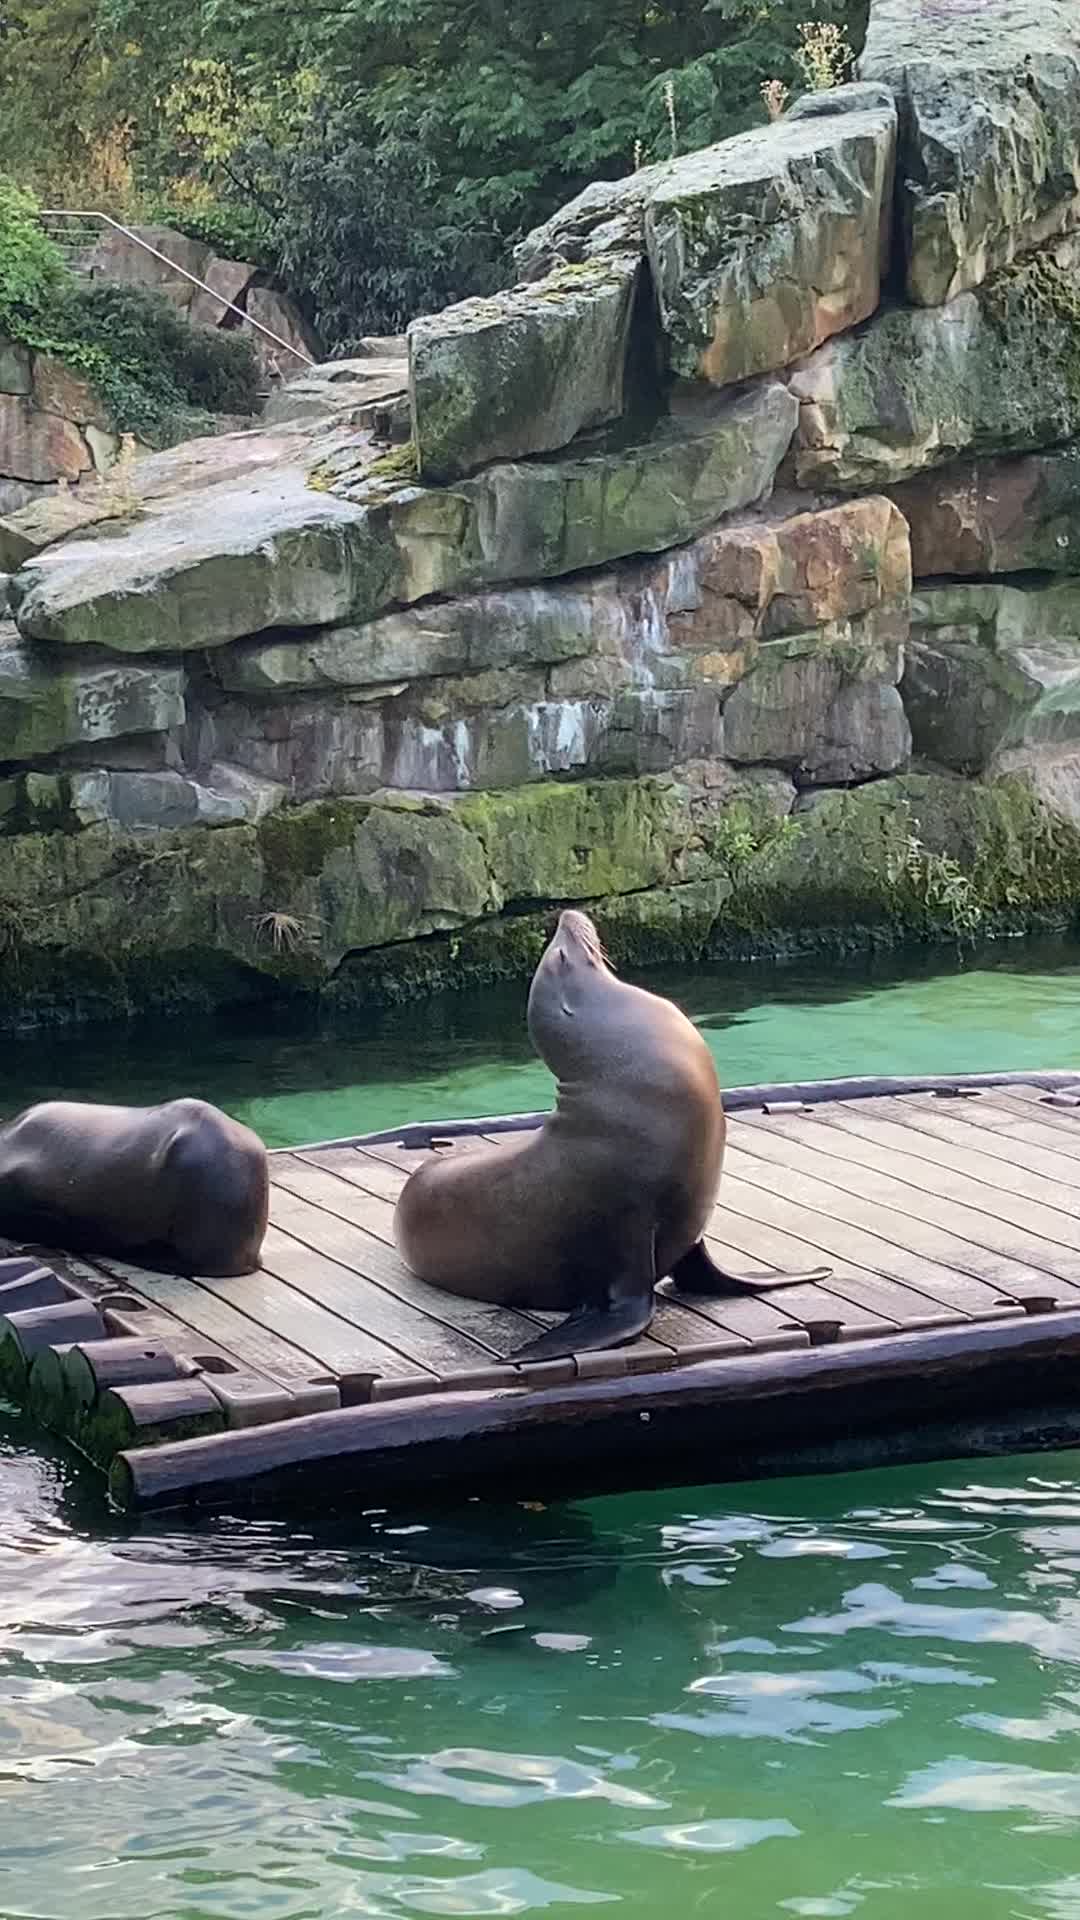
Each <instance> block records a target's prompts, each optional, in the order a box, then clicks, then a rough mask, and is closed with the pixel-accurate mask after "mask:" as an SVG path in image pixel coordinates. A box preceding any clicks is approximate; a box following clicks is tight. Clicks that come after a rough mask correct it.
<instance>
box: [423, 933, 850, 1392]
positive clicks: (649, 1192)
mask: <svg viewBox="0 0 1080 1920" xmlns="http://www.w3.org/2000/svg"><path fill="white" fill-rule="evenodd" d="M528 1020H529V1033H530V1036H531V1038H532V1042H533V1045H534V1046H535V1048H536V1050H537V1052H538V1053H539V1055H540V1057H541V1059H542V1060H543V1061H544V1063H545V1065H546V1066H548V1067H549V1068H550V1069H551V1071H552V1073H553V1074H554V1075H555V1077H556V1079H557V1081H558V1097H557V1100H556V1106H555V1111H554V1113H552V1114H549V1115H548V1117H547V1118H546V1119H545V1121H544V1123H543V1125H542V1126H541V1127H539V1128H538V1129H536V1130H534V1131H530V1132H527V1133H520V1134H517V1135H512V1136H510V1137H509V1139H508V1142H507V1144H506V1145H500V1146H491V1147H487V1148H484V1149H478V1150H477V1151H475V1152H470V1153H467V1154H465V1153H463V1154H461V1155H459V1156H450V1155H448V1156H446V1157H445V1158H438V1159H432V1160H431V1161H429V1162H428V1163H427V1164H425V1165H424V1166H422V1167H418V1168H417V1170H416V1172H415V1173H414V1174H413V1175H412V1176H411V1178H410V1179H409V1180H408V1181H407V1182H406V1185H405V1187H404V1188H403V1189H402V1192H401V1195H400V1198H399V1200H398V1203H397V1209H396V1212H395V1215H394V1235H395V1238H396V1240H397V1244H398V1247H399V1248H400V1250H401V1253H402V1256H403V1257H404V1259H405V1261H406V1262H407V1264H408V1265H409V1267H410V1268H411V1269H412V1271H413V1273H415V1274H416V1275H417V1276H418V1278H420V1279H423V1280H427V1281H429V1282H431V1284H432V1285H434V1286H437V1287H444V1288H446V1290H447V1291H448V1292H451V1293H458V1294H465V1295H467V1296H468V1297H469V1298H471V1299H474V1300H487V1301H489V1302H493V1303H495V1304H497V1305H499V1306H505V1307H526V1308H529V1307H531V1308H534V1309H536V1310H539V1311H545V1312H564V1313H567V1314H569V1316H570V1317H569V1319H567V1320H566V1321H564V1322H563V1324H562V1325H561V1326H558V1327H553V1328H552V1329H551V1331H550V1332H547V1333H544V1334H542V1335H541V1336H540V1338H539V1339H537V1340H535V1341H533V1342H531V1343H530V1345H528V1346H527V1347H525V1348H523V1349H522V1351H521V1353H519V1354H517V1355H515V1358H516V1359H531V1360H541V1359H554V1358H556V1357H558V1356H559V1355H562V1354H567V1353H582V1352H586V1351H588V1350H589V1349H590V1348H596V1347H611V1346H617V1345H621V1344H622V1343H624V1342H625V1341H628V1340H634V1339H636V1338H637V1336H638V1335H639V1334H641V1333H644V1332H645V1330H646V1328H647V1327H648V1325H649V1323H650V1321H651V1319H652V1314H653V1289H654V1287H655V1285H656V1283H657V1281H659V1280H662V1279H663V1278H664V1277H665V1276H667V1275H670V1276H671V1278H672V1280H673V1282H674V1284H675V1285H676V1286H677V1287H679V1288H681V1289H683V1290H684V1291H686V1292H691V1293H698V1294H730V1293H746V1292H754V1293H757V1292H761V1291H766V1290H768V1289H770V1288H772V1287H776V1286H791V1285H794V1284H795V1283H796V1282H798V1281H811V1280H820V1279H823V1278H824V1277H825V1276H826V1275H827V1273H828V1271H829V1269H828V1268H817V1269H815V1270H814V1272H812V1273H799V1274H790V1275H779V1274H773V1275H765V1276H760V1277H757V1278H754V1277H749V1276H748V1277H745V1278H740V1277H738V1276H736V1275H734V1274H728V1273H725V1272H723V1271H722V1269H720V1268H719V1267H717V1266H716V1264H715V1263H714V1261H713V1260H712V1258H711V1256H710V1255H709V1254H708V1253H707V1251H706V1249H705V1246H704V1243H703V1241H702V1234H703V1233H704V1230H705V1226H706V1223H707V1221H708V1219H709V1216H710V1214H711V1212H712V1209H713V1204H714V1202H715V1199H716V1189H717V1186H718V1185H719V1181H720V1169H721V1165H722V1163H723V1157H724V1135H725V1120H724V1111H723V1107H722V1105H721V1100H720V1086H719V1082H718V1080H717V1077H716V1068H715V1066H714V1065H713V1059H712V1055H711V1053H710V1052H709V1049H708V1047H707V1046H706V1044H705V1042H704V1040H703V1039H702V1037H701V1034H700V1033H699V1032H698V1030H697V1028H696V1027H695V1026H693V1025H692V1024H691V1022H690V1021H689V1020H688V1019H687V1018H686V1016H685V1014H683V1013H680V1011H679V1009H678V1008H677V1007H675V1006H673V1005H672V1003H671V1001H670V1000H662V999H660V998H659V997H658V996H657V995H656V994H653V993H646V992H644V991H643V990H642V988H640V987H632V986H628V985H627V984H626V983H625V982H624V981H621V980H619V979H617V978H616V976H615V974H614V973H613V972H612V970H611V968H610V967H609V965H608V963H607V960H606V958H605V955H604V951H603V948H602V946H601V944H600V938H599V935H598V934H597V931H596V928H595V927H594V926H593V923H592V921H591V920H590V919H589V918H588V916H587V914H584V913H578V912H574V911H568V912H566V913H564V914H563V915H562V916H561V918H560V920H559V925H558V928H557V931H556V933H555V935H554V938H553V939H552V940H551V942H550V944H549V945H548V947H547V949H546V951H545V952H544V954H543V956H542V958H541V960H540V964H539V966H538V967H537V969H536V973H535V975H534V976H533V982H532V986H531V988H530V991H529V1011H528Z"/></svg>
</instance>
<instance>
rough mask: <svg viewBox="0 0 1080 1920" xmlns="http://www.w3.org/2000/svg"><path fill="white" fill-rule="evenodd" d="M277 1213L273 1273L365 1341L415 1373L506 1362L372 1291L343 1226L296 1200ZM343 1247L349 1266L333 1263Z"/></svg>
mask: <svg viewBox="0 0 1080 1920" xmlns="http://www.w3.org/2000/svg"><path fill="white" fill-rule="evenodd" d="M275 1213H276V1221H277V1224H276V1225H271V1226H270V1227H269V1228H268V1229H267V1234H266V1239H265V1240H264V1242H263V1264H264V1266H265V1267H266V1270H267V1272H268V1273H272V1274H275V1275H276V1276H277V1278H278V1279H279V1280H283V1281H285V1282H286V1283H287V1284H288V1286H289V1287H291V1288H294V1289H296V1290H297V1291H298V1292H300V1293H301V1294H303V1295H304V1296H305V1298H306V1299H308V1300H311V1301H314V1302H315V1303H316V1305H318V1306H320V1307H326V1308H328V1309H329V1311H330V1312H331V1313H332V1314H334V1315H335V1316H338V1317H340V1318H341V1319H342V1320H344V1321H346V1322H347V1323H348V1324H349V1326H351V1327H354V1328H357V1329H359V1331H360V1332H361V1333H362V1334H363V1335H364V1336H365V1338H366V1337H368V1336H374V1338H375V1339H376V1340H377V1341H380V1342H382V1343H384V1344H386V1345H388V1346H392V1347H393V1348H394V1349H395V1351H396V1352H397V1353H399V1354H401V1355H403V1356H404V1358H405V1359H406V1360H408V1361H409V1362H410V1367H409V1371H410V1372H412V1373H433V1374H436V1375H441V1374H443V1373H444V1372H450V1373H454V1372H459V1373H460V1372H464V1371H467V1370H469V1369H472V1368H475V1367H486V1366H490V1364H491V1361H492V1359H493V1358H500V1357H502V1356H500V1355H499V1354H498V1353H497V1352H496V1350H495V1349H494V1348H493V1347H491V1346H488V1345H485V1344H484V1343H483V1342H481V1341H479V1340H472V1339H470V1338H469V1337H468V1335H467V1334H465V1333H462V1332H461V1331H460V1330H459V1329H458V1328H456V1327H453V1326H447V1325H445V1324H444V1322H443V1321H441V1320H436V1319H434V1318H433V1317H432V1316H430V1315H429V1314H427V1313H425V1312H424V1311H423V1310H422V1309H421V1308H419V1307H416V1306H413V1305H412V1304H411V1303H410V1302H409V1301H408V1300H407V1299H403V1298H400V1297H399V1296H398V1295H397V1294H396V1293H391V1292H389V1291H387V1290H386V1289H385V1288H383V1287H379V1286H375V1285H373V1283H372V1281H371V1280H370V1279H369V1278H368V1277H367V1275H366V1274H365V1271H364V1264H363V1263H364V1262H366V1260H367V1258H368V1254H367V1251H366V1249H363V1248H362V1249H361V1251H360V1252H357V1251H355V1244H356V1242H357V1240H358V1239H359V1235H357V1234H356V1233H355V1232H353V1231H352V1230H351V1229H350V1228H349V1227H348V1226H347V1225H346V1224H345V1223H344V1221H341V1220H333V1219H332V1217H331V1216H330V1215H329V1214H324V1213H322V1212H320V1210H319V1208H318V1207H313V1206H311V1205H310V1203H309V1202H307V1201H304V1200H296V1199H294V1200H293V1202H292V1205H291V1206H290V1207H287V1208H285V1207H282V1208H276V1209H275ZM350 1243H352V1245H351V1247H350ZM371 1244H374V1245H375V1246H376V1247H377V1248H378V1250H379V1253H380V1254H381V1255H382V1256H383V1257H384V1259H385V1260H386V1262H387V1264H389V1263H390V1262H391V1261H393V1260H394V1255H393V1254H391V1253H390V1252H389V1251H388V1249H387V1248H386V1247H384V1246H383V1245H382V1243H381V1241H376V1242H374V1243H371ZM336 1246H343V1247H344V1248H345V1250H346V1252H349V1253H350V1255H351V1257H350V1259H349V1261H348V1264H346V1263H345V1262H344V1261H339V1260H338V1259H336V1258H335V1257H334V1254H333V1251H332V1249H333V1248H334V1247H336ZM402 1278H403V1281H404V1284H405V1286H406V1287H407V1286H408V1275H407V1274H406V1273H404V1272H403V1275H402ZM530 1331H534V1330H533V1329H531V1330H530ZM520 1344H521V1342H520V1339H519V1340H518V1345H519V1346H520Z"/></svg>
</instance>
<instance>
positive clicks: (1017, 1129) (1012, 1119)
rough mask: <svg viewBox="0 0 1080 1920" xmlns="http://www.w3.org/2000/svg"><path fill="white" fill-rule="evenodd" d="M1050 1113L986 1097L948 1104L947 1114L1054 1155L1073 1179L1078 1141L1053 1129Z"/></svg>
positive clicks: (1079, 1148) (1078, 1154)
mask: <svg viewBox="0 0 1080 1920" xmlns="http://www.w3.org/2000/svg"><path fill="white" fill-rule="evenodd" d="M905 1098H906V1096H905ZM968 1107H973V1108H974V1109H975V1112H974V1113H972V1114H970V1115H969V1114H968V1113H967V1112H966V1111H965V1109H967V1108H968ZM1052 1111H1053V1109H1052V1108H1050V1107H1031V1106H1026V1107H1025V1106H1021V1105H1017V1106H1015V1107H1007V1106H1004V1105H1002V1104H1001V1103H1000V1102H998V1101H996V1100H993V1099H991V1097H990V1095H989V1094H985V1093H983V1094H980V1095H979V1097H978V1099H977V1100H970V1101H969V1100H958V1101H957V1102H956V1103H955V1105H954V1104H953V1103H952V1102H951V1101H950V1102H949V1112H950V1113H956V1115H957V1117H958V1118H962V1119H965V1120H967V1119H970V1120H971V1121H972V1122H973V1123H974V1124H977V1125H978V1126H979V1127H985V1128H986V1129H987V1130H988V1131H993V1132H995V1133H999V1134H1002V1135H1004V1136H1005V1138H1006V1139H1009V1140H1023V1141H1027V1142H1028V1143H1029V1144H1030V1145H1031V1146H1034V1147H1041V1148H1043V1150H1044V1151H1045V1152H1047V1153H1054V1154H1056V1155H1057V1157H1058V1159H1059V1160H1062V1161H1064V1162H1065V1163H1066V1165H1067V1166H1068V1167H1069V1168H1070V1169H1071V1170H1072V1172H1073V1174H1074V1175H1075V1170H1076V1162H1077V1159H1078V1158H1080V1137H1078V1138H1076V1139H1074V1138H1073V1135H1072V1134H1071V1133H1070V1131H1069V1129H1068V1128H1067V1127H1066V1128H1064V1129H1062V1128H1060V1127H1059V1128H1055V1127H1054V1125H1053V1123H1052V1121H1051V1120H1050V1119H1049V1118H1048V1116H1049V1115H1050V1114H1051V1113H1052Z"/></svg>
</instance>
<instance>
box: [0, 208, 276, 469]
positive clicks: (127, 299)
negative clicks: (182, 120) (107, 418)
mask: <svg viewBox="0 0 1080 1920" xmlns="http://www.w3.org/2000/svg"><path fill="white" fill-rule="evenodd" d="M0 334H4V335H6V336H7V337H8V338H10V339H13V340H18V341H20V342H21V343H22V344H23V345H24V346H28V347H32V348H33V349H35V350H36V351H38V352H45V353H52V354H55V355H56V356H57V358H59V359H61V360H63V361H64V362H65V363H66V364H67V365H68V366H70V367H73V368H75V369H76V370H77V371H78V372H79V373H82V374H85V376H86V377H87V379H89V380H90V381H91V382H92V383H93V385H94V386H95V387H96V388H97V390H98V392H99V393H100V394H101V397H102V399H103V400H104V402H105V404H106V407H107V408H108V410H109V412H110V413H111V415H112V417H113V419H114V421H115V423H116V425H117V426H118V427H119V428H120V430H121V431H122V432H125V433H135V434H138V436H139V437H140V439H143V440H147V441H149V442H150V443H151V444H153V443H155V442H160V441H164V440H171V439H174V438H176V437H178V435H179V433H181V432H182V431H184V430H193V429H195V428H197V427H198V425H199V424H200V423H201V420H202V418H203V417H204V416H205V415H206V414H208V413H253V412H254V411H255V404H256V360H255V354H254V351H253V348H252V345H251V341H250V339H249V338H248V337H247V336H246V335H241V334H239V333H225V332H211V331H210V330H209V329H204V328H201V327H193V326H191V325H189V323H188V322H187V321H186V320H184V319H182V318H181V317H180V315H179V314H178V313H177V312H176V311H175V309H174V308H173V307H171V306H170V305H169V303H168V301H167V300H166V299H164V298H163V296H162V295H161V294H156V293H150V292H147V291H145V290H144V289H143V288H141V287H116V286H106V285H100V286H95V285H90V286H84V285H82V284H80V282H79V281H77V280H76V279H75V278H74V276H73V275H72V274H70V273H69V272H68V270H67V268H66V267H65V265H64V261H63V258H62V256H61V254H60V252H59V249H58V248H57V247H56V246H55V245H54V244H53V242H52V241H51V240H50V239H49V238H48V236H47V235H46V234H45V233H44V232H43V230H42V228H41V226H40V224H39V222H38V218H37V205H36V202H35V201H34V199H33V197H32V196H31V195H30V194H28V193H25V192H23V191H21V190H20V189H19V188H17V187H15V186H14V185H13V184H12V183H11V182H10V181H8V180H5V179H4V178H3V177H2V176H0Z"/></svg>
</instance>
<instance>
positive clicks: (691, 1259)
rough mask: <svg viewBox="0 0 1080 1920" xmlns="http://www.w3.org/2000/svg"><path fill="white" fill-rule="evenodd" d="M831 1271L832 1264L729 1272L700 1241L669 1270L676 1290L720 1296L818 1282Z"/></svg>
mask: <svg viewBox="0 0 1080 1920" xmlns="http://www.w3.org/2000/svg"><path fill="white" fill-rule="evenodd" d="M831 1273H832V1268H831V1267H810V1268H808V1269H807V1270H806V1272H804V1273H728V1271H727V1270H726V1268H724V1267H718V1266H717V1264H716V1261H715V1260H714V1259H713V1258H712V1256H711V1254H709V1253H708V1252H707V1251H706V1248H705V1243H704V1241H703V1240H699V1241H698V1242H697V1244H696V1246H693V1247H691V1249H690V1251H689V1253H684V1255H683V1257H682V1259H681V1260H679V1261H677V1262H676V1264H675V1266H673V1267H672V1269H671V1281H672V1285H673V1286H674V1287H675V1288H676V1289H677V1290H678V1292H679V1293H690V1294H693V1293H697V1294H702V1295H705V1294H707V1295H710V1296H712V1297H713V1298H723V1297H724V1296H731V1295H733V1294H734V1295H737V1294H746V1293H773V1292H775V1291H776V1289H777V1288H779V1287H799V1286H802V1287H806V1286H814V1285H820V1283H821V1282H822V1281H823V1280H827V1279H828V1278H829V1275H830V1274H831Z"/></svg>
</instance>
